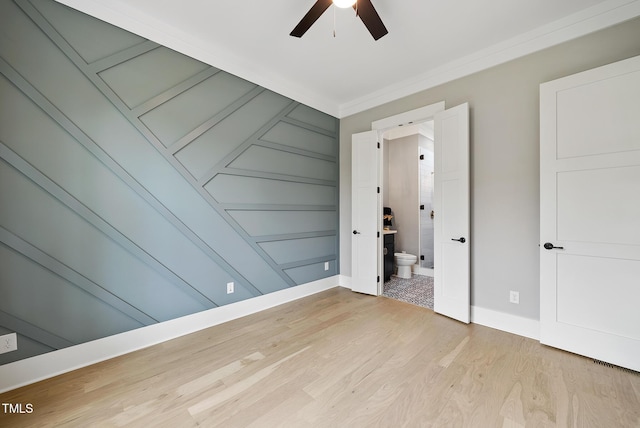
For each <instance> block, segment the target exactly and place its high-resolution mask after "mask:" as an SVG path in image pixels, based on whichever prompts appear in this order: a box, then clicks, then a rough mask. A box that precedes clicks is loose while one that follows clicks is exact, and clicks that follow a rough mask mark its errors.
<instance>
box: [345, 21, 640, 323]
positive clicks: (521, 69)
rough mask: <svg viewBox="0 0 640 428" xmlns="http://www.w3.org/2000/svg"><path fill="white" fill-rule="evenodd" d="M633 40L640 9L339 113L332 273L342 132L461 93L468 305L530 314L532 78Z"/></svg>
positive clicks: (534, 149) (534, 160)
mask: <svg viewBox="0 0 640 428" xmlns="http://www.w3.org/2000/svg"><path fill="white" fill-rule="evenodd" d="M638 40H640V19H635V20H632V21H628V22H626V23H623V24H619V25H617V26H614V27H611V28H608V29H605V30H602V31H600V32H597V33H593V34H590V35H587V36H584V37H581V38H579V39H576V40H573V41H570V42H566V43H564V44H561V45H558V46H555V47H553V48H549V49H546V50H544V51H540V52H537V53H534V54H531V55H528V56H526V57H523V58H520V59H517V60H514V61H511V62H509V63H506V64H503V65H500V66H497V67H494V68H491V69H489V70H485V71H482V72H479V73H476V74H474V75H471V76H468V77H465V78H461V79H458V80H455V81H452V82H450V83H447V84H444V85H441V86H437V87H435V88H432V89H429V90H426V91H423V92H419V93H417V94H414V95H411V96H408V97H405V98H403V99H400V100H396V101H393V102H390V103H387V104H384V105H382V106H379V107H376V108H373V109H370V110H367V111H364V112H362V113H358V114H355V115H352V116H349V117H346V118H343V119H342V120H341V122H340V128H341V130H340V219H341V220H340V230H341V236H340V260H341V274H342V275H345V276H350V275H351V237H350V236H349V232H350V231H351V166H350V165H351V134H353V133H356V132H362V131H366V130H369V129H371V122H372V121H375V120H379V119H382V118H385V117H389V116H393V115H395V114H400V113H402V112H405V111H408V110H412V109H415V108H419V107H422V106H425V105H429V104H433V103H436V102H439V101H445V102H446V105H447V107H453V106H456V105H458V104H461V103H464V102H469V105H470V109H471V111H470V122H471V123H470V126H471V192H472V207H471V219H472V220H471V227H472V230H471V257H472V266H471V282H472V290H471V300H472V305H474V306H475V307H476V308H484V309H487V310H490V311H495V312H502V313H507V314H511V315H514V316H517V317H522V318H530V319H538V318H539V270H538V265H539V247H538V243H539V242H538V241H539V184H538V182H539V171H538V169H539V154H538V153H539V149H538V146H539V113H538V109H539V85H540V83H542V82H546V81H550V80H553V79H556V78H559V77H562V76H567V75H570V74H574V73H577V72H580V71H584V70H587V69H590V68H594V67H598V66H601V65H604V64H608V63H611V62H615V61H619V60H622V59H625V58H629V57H632V56H636V55H640V43H638ZM423 54H426V53H423ZM509 290H516V291H519V292H520V304H519V305H514V304H511V303H509V299H508V297H509Z"/></svg>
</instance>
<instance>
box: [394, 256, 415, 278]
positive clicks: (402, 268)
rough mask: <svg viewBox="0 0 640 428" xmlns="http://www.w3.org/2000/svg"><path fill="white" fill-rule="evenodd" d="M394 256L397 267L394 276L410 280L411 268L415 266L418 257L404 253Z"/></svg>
mask: <svg viewBox="0 0 640 428" xmlns="http://www.w3.org/2000/svg"><path fill="white" fill-rule="evenodd" d="M394 256H395V258H396V266H398V273H397V274H396V276H398V277H399V278H405V279H409V278H411V266H413V265H414V264H416V262H417V261H418V256H414V255H413V254H407V253H405V252H404V251H403V252H401V253H395V254H394Z"/></svg>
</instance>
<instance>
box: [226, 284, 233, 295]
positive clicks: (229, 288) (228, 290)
mask: <svg viewBox="0 0 640 428" xmlns="http://www.w3.org/2000/svg"><path fill="white" fill-rule="evenodd" d="M232 293H233V282H227V294H232Z"/></svg>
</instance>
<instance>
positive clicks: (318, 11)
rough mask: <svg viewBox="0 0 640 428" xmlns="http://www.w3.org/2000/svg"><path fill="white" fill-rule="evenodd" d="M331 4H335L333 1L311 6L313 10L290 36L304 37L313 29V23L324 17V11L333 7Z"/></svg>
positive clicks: (321, 1) (328, 0) (329, 0)
mask: <svg viewBox="0 0 640 428" xmlns="http://www.w3.org/2000/svg"><path fill="white" fill-rule="evenodd" d="M331 3H333V2H332V0H318V1H316V2H315V4H314V5H313V6H311V9H309V12H307V14H306V15H305V16H304V17H303V18H302V19H301V20H300V22H299V23H298V25H296V28H294V29H293V31H292V32H291V33H290V34H289V35H290V36H293V37H302V35H303V34H304V33H306V32H307V30H308V29H309V28H311V26H312V25H313V23H314V22H316V20H317V19H318V18H320V15H322V14H323V13H324V11H325V10H327V9H328V8H329V6H331Z"/></svg>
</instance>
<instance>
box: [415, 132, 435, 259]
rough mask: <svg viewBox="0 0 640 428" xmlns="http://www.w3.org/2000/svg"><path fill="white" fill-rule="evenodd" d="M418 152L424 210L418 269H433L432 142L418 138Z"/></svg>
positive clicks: (423, 137) (421, 217)
mask: <svg viewBox="0 0 640 428" xmlns="http://www.w3.org/2000/svg"><path fill="white" fill-rule="evenodd" d="M418 144H419V148H418V149H419V152H420V155H421V158H422V159H421V160H420V161H419V166H418V170H419V176H420V178H419V179H420V205H424V209H423V210H420V254H419V256H423V257H424V260H420V262H419V264H420V267H422V268H426V269H433V264H434V260H433V257H434V246H433V238H434V219H433V218H431V211H432V210H433V185H434V176H433V169H434V152H433V141H432V140H430V139H429V138H427V137H425V136H422V135H420V136H419V143H418Z"/></svg>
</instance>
